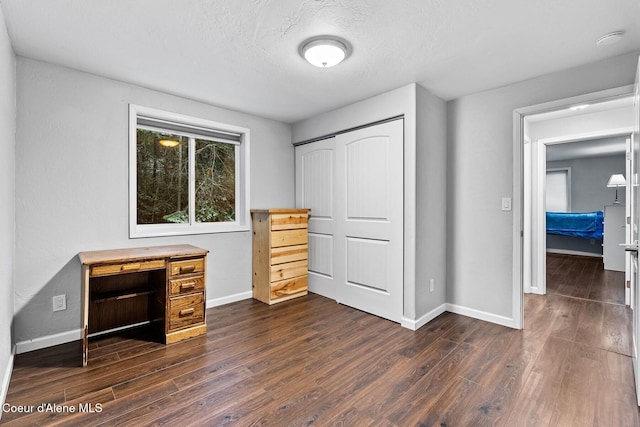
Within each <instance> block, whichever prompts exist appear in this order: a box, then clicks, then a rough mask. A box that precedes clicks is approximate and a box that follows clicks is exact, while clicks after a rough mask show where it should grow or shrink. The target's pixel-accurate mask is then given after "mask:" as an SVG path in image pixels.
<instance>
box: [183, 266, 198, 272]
mask: <svg viewBox="0 0 640 427" xmlns="http://www.w3.org/2000/svg"><path fill="white" fill-rule="evenodd" d="M195 269H196V266H195V265H193V264H192V265H185V266H184V267H180V273H182V272H185V273H188V272H191V271H194V270H195Z"/></svg>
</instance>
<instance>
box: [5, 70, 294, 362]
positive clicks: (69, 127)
mask: <svg viewBox="0 0 640 427" xmlns="http://www.w3.org/2000/svg"><path fill="white" fill-rule="evenodd" d="M17 76H18V77H17V111H18V116H17V136H16V242H17V243H16V273H15V284H16V307H15V308H16V313H15V334H16V341H17V342H18V343H19V344H20V343H22V344H26V343H28V341H29V340H33V339H42V337H47V336H51V335H55V334H62V335H63V336H62V338H61V339H62V341H65V340H69V339H77V337H76V336H75V335H74V334H73V333H72V334H66V333H67V332H68V331H75V330H78V329H79V327H80V264H79V261H78V258H77V253H78V252H80V251H86V250H97V249H108V248H121V247H138V246H147V245H164V244H178V243H189V244H193V245H196V246H200V247H203V248H206V249H209V250H210V251H211V252H210V254H209V258H208V265H207V268H208V271H207V300H208V305H212V304H215V303H220V302H223V301H228V299H234V298H247V297H250V295H251V294H250V291H251V233H250V232H240V233H222V234H206V235H196V236H182V237H167V238H149V239H129V237H128V230H129V223H128V188H129V187H128V143H129V142H128V104H129V103H134V104H139V105H143V106H148V107H152V108H157V109H161V110H167V111H172V112H176V113H180V114H186V115H191V116H194V117H201V118H205V119H210V120H213V121H218V122H223V123H228V124H232V125H237V126H243V127H247V128H249V129H250V130H251V170H250V172H251V207H252V208H267V207H289V206H294V173H293V170H294V157H293V147H292V146H291V131H290V126H289V125H287V124H284V123H280V122H276V121H272V120H267V119H262V118H259V117H255V116H251V115H248V114H243V113H238V112H234V111H229V110H226V109H222V108H217V107H214V106H210V105H206V104H202V103H198V102H194V101H190V100H187V99H184V98H179V97H175V96H171V95H167V94H164V93H160V92H156V91H152V90H148V89H144V88H141V87H139V86H134V85H130V84H125V83H121V82H117V81H114V80H109V79H105V78H102V77H97V76H94V75H90V74H86V73H82V72H79V71H74V70H70V69H67V68H62V67H58V66H54V65H50V64H46V63H42V62H37V61H34V60H30V59H25V58H18V65H17ZM58 294H66V295H67V310H66V311H61V312H56V313H53V312H52V302H51V298H52V296H53V295H58ZM51 343H52V341H51V340H49V341H48V342H46V343H44V344H45V345H47V344H51ZM21 348H27V346H26V345H25V346H24V347H21V346H20V345H19V346H18V351H20V349H21Z"/></svg>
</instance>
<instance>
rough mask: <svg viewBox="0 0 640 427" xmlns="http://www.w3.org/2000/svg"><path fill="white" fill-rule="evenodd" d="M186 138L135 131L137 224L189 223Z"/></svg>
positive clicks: (148, 131) (187, 143) (187, 140)
mask: <svg viewBox="0 0 640 427" xmlns="http://www.w3.org/2000/svg"><path fill="white" fill-rule="evenodd" d="M188 147H189V138H187V137H185V136H181V135H173V134H170V133H162V132H157V131H151V130H146V129H140V128H139V129H138V130H137V162H136V164H137V185H138V191H137V197H138V224H161V223H185V222H189V155H188Z"/></svg>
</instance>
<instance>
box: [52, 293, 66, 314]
mask: <svg viewBox="0 0 640 427" xmlns="http://www.w3.org/2000/svg"><path fill="white" fill-rule="evenodd" d="M66 309H67V296H66V295H64V294H63V295H55V296H54V297H53V311H62V310H66Z"/></svg>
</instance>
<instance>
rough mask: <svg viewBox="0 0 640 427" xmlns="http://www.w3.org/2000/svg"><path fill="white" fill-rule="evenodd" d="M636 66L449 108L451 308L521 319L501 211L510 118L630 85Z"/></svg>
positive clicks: (588, 70)
mask: <svg viewBox="0 0 640 427" xmlns="http://www.w3.org/2000/svg"><path fill="white" fill-rule="evenodd" d="M637 59H638V53H634V54H628V55H623V56H619V57H615V58H612V59H609V60H606V61H601V62H596V63H593V64H588V65H585V66H582V67H578V68H573V69H569V70H565V71H562V72H558V73H553V74H549V75H545V76H541V77H538V78H535V79H531V80H527V81H524V82H520V83H516V84H512V85H508V86H504V87H501V88H497V89H494V90H490V91H486V92H481V93H478V94H473V95H469V96H464V97H461V98H459V99H457V100H454V101H451V102H449V103H448V111H447V112H448V117H447V123H448V137H447V139H448V152H447V156H448V160H447V169H448V170H447V176H448V183H449V187H448V189H447V191H448V194H449V198H448V206H447V208H448V210H447V212H448V214H447V236H448V246H447V301H448V303H450V304H452V305H454V306H457V307H463V308H464V309H465V310H464V311H465V313H467V314H470V315H474V316H475V317H480V318H486V319H488V320H493V321H497V322H502V323H504V324H516V317H517V316H519V313H515V312H514V304H513V289H514V285H515V284H517V283H519V278H518V277H514V273H513V261H514V259H513V254H514V248H513V225H514V217H513V215H512V213H511V212H504V211H502V210H501V203H500V202H501V198H502V197H505V196H509V197H510V196H512V195H513V194H514V188H513V186H514V179H513V166H514V163H513V162H514V160H513V156H514V140H513V110H514V109H517V108H522V107H526V106H530V105H535V104H540V103H544V102H549V101H553V100H557V99H562V98H567V97H571V96H577V95H582V94H587V93H591V92H596V91H600V90H605V89H609V88H614V87H620V86H625V85H629V84H632V83H633V79H634V76H635V68H636V63H637ZM514 202H517V201H514ZM515 220H516V221H519V219H515Z"/></svg>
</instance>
